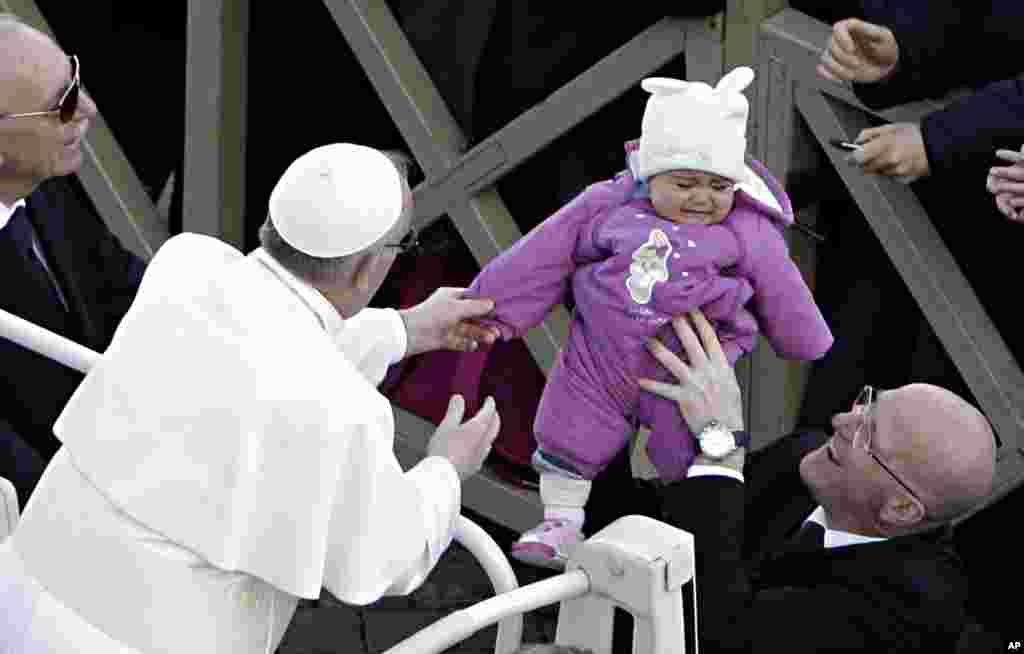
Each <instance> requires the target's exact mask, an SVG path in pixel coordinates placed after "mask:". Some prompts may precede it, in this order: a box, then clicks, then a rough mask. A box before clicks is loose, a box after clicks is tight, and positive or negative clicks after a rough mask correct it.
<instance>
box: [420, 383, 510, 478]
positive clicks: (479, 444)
mask: <svg viewBox="0 0 1024 654" xmlns="http://www.w3.org/2000/svg"><path fill="white" fill-rule="evenodd" d="M465 411H466V401H465V400H463V399H462V396H461V395H453V396H452V399H451V400H450V401H449V402H448V413H446V414H445V416H444V420H442V421H441V424H440V425H438V427H437V430H436V431H435V432H434V435H433V437H432V438H431V439H430V443H428V444H427V456H443V457H444V458H446V459H448V460H449V461H451V462H452V465H453V466H455V471H456V472H458V473H459V479H461V480H462V481H466V480H467V479H469V478H470V477H472V476H473V475H475V474H476V473H478V472H480V468H481V467H482V466H483V463H484V459H486V458H487V455H488V454H490V452H491V445H492V444H493V443H494V439H495V438H497V437H498V432H499V431H500V430H501V418H500V417H499V416H498V409H497V408H496V406H495V404H494V398H492V397H489V398H487V400H486V401H485V402H484V405H483V406H482V407H481V408H480V410H479V411H477V412H476V415H475V416H473V418H472V419H471V420H469V421H467V422H466V423H465V424H463V422H462V416H463V414H464V413H465Z"/></svg>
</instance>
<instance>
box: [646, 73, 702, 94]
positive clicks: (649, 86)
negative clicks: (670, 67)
mask: <svg viewBox="0 0 1024 654" xmlns="http://www.w3.org/2000/svg"><path fill="white" fill-rule="evenodd" d="M689 85H690V83H689V82H684V81H683V80H679V79H672V78H671V77H648V78H647V79H645V80H644V81H642V82H640V87H641V88H643V90H645V91H647V92H648V93H651V94H653V95H675V94H677V93H683V92H685V91H686V89H687V87H688V86H689Z"/></svg>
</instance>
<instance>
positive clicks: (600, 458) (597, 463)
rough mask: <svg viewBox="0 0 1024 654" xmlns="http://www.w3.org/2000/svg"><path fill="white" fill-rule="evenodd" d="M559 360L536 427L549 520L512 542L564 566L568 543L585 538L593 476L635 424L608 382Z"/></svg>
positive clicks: (530, 556) (524, 556)
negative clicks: (586, 376)
mask: <svg viewBox="0 0 1024 654" xmlns="http://www.w3.org/2000/svg"><path fill="white" fill-rule="evenodd" d="M565 361H566V357H565V356H562V357H559V361H558V363H557V365H556V366H555V367H554V369H553V370H552V371H551V375H550V377H549V378H548V383H547V385H546V386H545V387H544V394H543V395H542V396H541V401H540V406H538V408H537V419H536V421H535V423H534V431H535V433H536V437H537V450H536V451H535V452H534V455H533V465H534V467H535V468H537V470H538V472H539V473H540V497H541V501H542V502H543V503H544V521H543V522H541V524H540V525H538V526H537V527H535V528H533V529H531V530H529V531H527V532H526V533H524V534H523V535H522V536H521V537H520V538H519V540H518V541H516V543H515V544H513V546H512V551H511V554H512V556H513V557H514V558H516V559H518V560H520V561H523V562H526V563H531V564H533V565H539V566H544V567H548V568H554V569H561V568H563V567H564V566H565V560H566V556H567V551H566V549H565V548H566V547H567V546H569V545H573V544H575V543H579V542H581V541H582V540H583V524H584V521H585V519H586V513H585V507H586V503H587V499H588V497H589V496H590V484H591V482H590V480H592V479H593V478H594V477H596V476H597V474H598V473H599V472H600V471H601V470H603V469H604V467H605V466H607V465H608V464H609V463H610V462H611V461H612V460H613V459H614V458H615V456H616V455H617V454H618V453H619V452H620V451H621V450H622V448H623V447H625V446H626V444H627V443H628V442H629V436H630V433H631V432H632V425H631V424H630V423H629V421H627V420H626V418H625V416H624V414H623V412H622V411H621V409H620V408H619V407H617V406H616V405H615V403H614V401H613V400H612V399H611V398H610V397H608V396H607V393H606V392H605V390H604V389H603V388H601V387H600V386H599V385H596V384H588V383H586V381H585V379H584V377H583V375H580V374H577V373H576V372H574V371H573V370H572V368H571V367H570V366H566V365H565Z"/></svg>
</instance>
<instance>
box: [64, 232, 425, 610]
mask: <svg viewBox="0 0 1024 654" xmlns="http://www.w3.org/2000/svg"><path fill="white" fill-rule="evenodd" d="M54 432H55V433H56V435H57V437H58V438H59V439H60V440H61V441H62V442H63V443H64V445H65V447H66V448H67V449H68V450H69V451H70V454H71V456H72V458H73V460H74V461H75V463H76V464H77V466H78V467H79V469H80V470H81V471H82V472H83V473H84V474H85V475H86V476H87V477H88V478H89V479H90V480H91V481H92V482H93V483H94V484H96V486H97V487H98V488H99V489H100V490H101V491H102V492H104V493H105V494H106V495H107V496H108V497H109V498H110V499H111V500H112V501H113V502H114V503H115V504H116V505H117V506H118V507H119V508H121V509H122V510H124V511H125V512H127V513H128V514H130V515H131V516H132V517H134V518H135V519H137V520H139V521H141V522H143V523H144V524H146V525H147V526H149V527H150V528H152V529H154V530H156V531H158V532H160V533H162V534H163V535H165V536H166V537H168V538H169V539H171V540H173V541H175V542H176V543H178V544H180V545H182V546H184V547H187V548H189V549H192V550H194V551H195V552H196V553H198V554H199V555H200V556H202V557H203V558H205V559H206V560H208V561H209V562H210V563H211V564H213V565H215V566H216V567H219V568H222V569H225V570H232V571H244V572H247V573H250V574H252V575H255V576H257V577H260V578H262V579H264V580H265V581H267V582H269V583H270V584H272V585H274V586H276V587H278V588H280V589H282V590H284V591H286V592H289V593H292V594H294V595H297V596H301V597H309V598H315V597H318V596H319V593H320V588H321V586H322V585H327V586H328V588H329V589H330V590H331V591H332V592H334V593H335V595H337V596H338V597H339V598H340V599H342V600H343V601H349V602H353V603H366V602H368V601H373V600H375V599H376V598H378V597H380V596H381V595H382V594H384V592H386V591H387V590H388V588H389V587H391V586H392V585H393V584H394V583H395V581H396V579H400V578H401V577H402V575H403V573H406V572H407V570H408V569H409V568H411V567H413V565H414V564H415V562H416V561H417V560H418V559H419V558H420V557H422V556H423V550H424V540H423V538H422V528H420V527H417V526H418V525H422V524H423V522H424V518H423V516H424V512H425V511H426V510H427V509H428V507H427V506H425V502H427V501H429V500H425V499H424V497H423V494H422V492H420V491H421V489H419V488H418V487H417V485H416V484H415V483H411V482H410V480H408V479H406V478H405V477H404V476H403V475H404V473H403V472H402V470H401V468H400V467H399V465H398V462H397V461H396V459H395V457H394V455H393V453H392V447H393V439H394V424H393V418H392V412H391V407H390V405H389V403H388V401H387V400H386V399H385V398H384V397H383V396H382V395H380V394H379V393H378V392H377V391H376V389H375V388H374V387H373V386H371V385H370V383H369V382H367V380H366V379H365V378H364V377H363V376H362V375H360V374H359V372H358V371H357V370H356V369H355V368H354V367H353V365H352V364H351V363H350V362H349V361H348V360H347V359H346V358H345V357H344V356H343V355H342V354H341V353H340V352H339V350H338V349H337V348H336V346H335V345H334V343H332V341H331V340H330V337H329V336H328V335H327V334H326V332H325V331H324V330H323V329H322V328H321V327H320V326H319V324H318V323H317V321H316V320H315V318H314V317H313V316H312V315H311V314H310V311H309V309H308V308H307V307H306V306H305V305H303V304H302V303H301V301H300V300H299V299H298V298H297V296H295V295H294V293H293V292H292V291H291V290H290V289H289V288H287V287H286V286H285V285H284V284H282V283H280V282H279V281H278V280H277V279H276V278H275V277H274V276H273V274H271V273H270V271H269V270H268V269H266V267H265V266H264V265H261V264H260V263H259V262H258V261H256V260H254V259H253V258H252V257H245V256H243V255H242V254H241V253H240V252H238V251H237V250H235V249H234V248H231V247H230V246H227V245H225V244H223V243H221V242H220V241H217V240H216V239H213V238H209V237H205V236H199V235H194V234H183V235H180V236H176V237H174V238H173V239H171V240H169V241H168V242H167V243H165V244H164V246H163V247H162V248H161V249H160V251H159V252H158V253H157V255H156V257H154V259H153V261H152V262H151V263H150V265H149V268H148V270H147V272H146V275H145V278H144V279H143V282H142V286H141V288H140V290H139V293H138V296H137V299H136V301H135V303H134V304H133V305H132V308H131V310H130V311H129V312H128V314H127V316H126V317H125V319H124V320H123V322H122V323H121V326H120V327H119V329H118V330H117V332H116V334H115V336H114V339H113V342H112V343H111V345H110V348H109V349H108V350H107V352H106V353H105V354H104V356H103V357H102V359H101V361H99V362H98V364H97V365H96V366H95V367H94V369H93V370H92V371H91V372H90V374H89V375H88V376H87V377H86V378H85V380H84V381H83V382H82V384H81V386H80V387H79V388H78V390H77V391H76V392H75V394H74V395H73V396H72V398H71V400H70V401H69V402H68V405H67V407H66V408H65V410H64V412H63V413H62V414H61V416H60V418H59V419H58V421H57V423H56V425H55V427H54ZM431 549H433V548H431ZM438 556H439V553H438ZM430 558H433V559H434V560H435V561H436V558H435V557H433V556H431V557H430ZM325 579H327V580H333V581H332V582H331V583H327V584H325Z"/></svg>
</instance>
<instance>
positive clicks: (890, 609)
mask: <svg viewBox="0 0 1024 654" xmlns="http://www.w3.org/2000/svg"><path fill="white" fill-rule="evenodd" d="M823 441H824V435H823V434H821V433H806V434H798V435H795V436H791V437H787V438H784V439H781V440H780V441H778V442H777V443H776V444H774V445H772V446H771V447H769V448H766V449H765V450H763V451H761V452H757V453H755V454H753V455H751V456H750V457H749V461H748V465H747V467H746V470H745V472H744V476H745V478H746V479H747V480H748V483H747V484H743V483H740V482H738V481H736V480H734V479H731V478H728V477H724V476H708V477H695V478H691V479H685V480H682V481H679V482H676V483H674V484H671V485H669V486H667V487H666V488H665V489H664V490H663V495H664V507H663V508H664V519H665V520H666V521H668V522H669V523H671V524H674V525H675V526H677V527H679V528H681V529H684V530H686V531H689V532H690V533H692V534H694V537H695V542H696V544H697V589H698V603H699V609H700V612H699V626H700V631H701V639H702V640H701V643H702V645H701V651H704V652H716V651H760V652H831V651H856V652H863V651H871V652H918V651H928V652H939V651H952V647H953V644H954V643H955V642H956V639H957V637H958V635H959V633H960V631H961V629H962V627H963V624H964V620H965V616H964V611H965V609H964V605H965V603H966V597H967V582H966V577H965V575H964V573H963V570H962V566H961V564H960V561H959V560H958V559H957V557H956V556H955V555H954V554H953V552H952V550H951V549H950V547H949V545H948V543H947V540H946V538H945V535H946V532H945V530H937V531H935V532H930V533H928V534H925V535H919V536H906V537H900V538H893V539H890V540H887V541H884V542H876V543H867V544H861V545H850V546H846V547H840V548H832V549H825V548H818V549H815V550H813V551H802V552H797V551H788V552H787V551H786V550H785V547H784V542H785V540H786V537H787V535H789V533H791V532H793V531H795V530H796V529H797V528H798V527H799V525H800V524H801V523H802V521H803V520H804V518H806V517H807V516H808V515H809V514H810V512H811V511H812V510H813V509H814V506H815V502H814V501H813V499H812V498H811V497H810V495H809V494H808V492H807V491H806V489H805V487H804V486H803V484H802V483H801V481H800V478H799V473H798V464H799V461H800V458H801V457H802V456H803V454H805V453H806V452H808V451H810V450H811V449H813V448H814V447H816V446H817V445H819V444H820V443H822V442H823ZM748 516H749V519H748ZM744 551H746V553H744ZM752 561H757V563H752Z"/></svg>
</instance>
